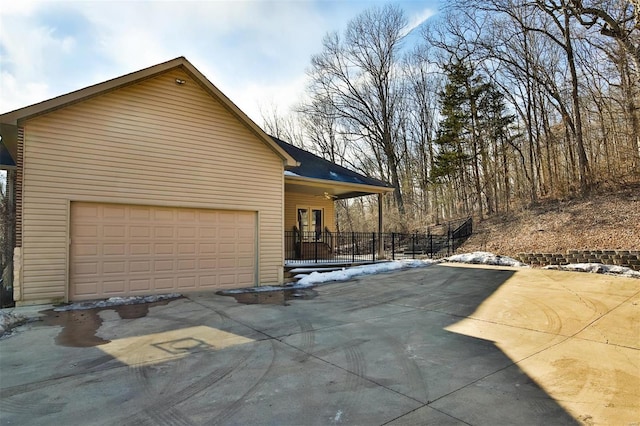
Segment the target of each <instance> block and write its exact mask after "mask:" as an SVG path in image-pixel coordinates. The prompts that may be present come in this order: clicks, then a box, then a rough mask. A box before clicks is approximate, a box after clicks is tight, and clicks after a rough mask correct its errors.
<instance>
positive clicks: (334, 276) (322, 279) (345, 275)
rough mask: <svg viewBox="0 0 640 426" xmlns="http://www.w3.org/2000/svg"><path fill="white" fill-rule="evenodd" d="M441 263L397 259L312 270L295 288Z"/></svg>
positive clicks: (427, 260)
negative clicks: (336, 269) (329, 269)
mask: <svg viewBox="0 0 640 426" xmlns="http://www.w3.org/2000/svg"><path fill="white" fill-rule="evenodd" d="M434 263H439V261H437V260H429V259H425V260H418V259H415V260H396V261H393V262H380V263H374V264H371V265H360V266H354V267H352V268H345V269H342V270H339V271H331V272H312V273H311V274H309V275H306V276H304V277H302V278H301V279H300V280H299V281H298V282H297V283H295V284H294V285H293V286H292V287H293V288H305V287H312V286H314V285H316V284H322V283H326V282H329V281H346V280H349V279H351V278H353V277H357V276H359V275H372V274H379V273H381V272H388V271H395V270H398V269H406V268H418V267H421V266H429V265H433V264H434Z"/></svg>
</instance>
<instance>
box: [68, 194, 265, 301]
mask: <svg viewBox="0 0 640 426" xmlns="http://www.w3.org/2000/svg"><path fill="white" fill-rule="evenodd" d="M255 257H256V214H255V213H254V212H240V211H219V210H201V209H184V208H165V207H150V206H134V205H120V204H97V203H79V202H73V203H71V259H70V269H71V270H70V291H69V299H70V300H87V299H96V298H106V297H112V296H129V295H141V294H160V293H171V292H189V291H203V290H219V289H224V288H234V287H246V286H251V285H253V284H254V281H255V276H256V258H255Z"/></svg>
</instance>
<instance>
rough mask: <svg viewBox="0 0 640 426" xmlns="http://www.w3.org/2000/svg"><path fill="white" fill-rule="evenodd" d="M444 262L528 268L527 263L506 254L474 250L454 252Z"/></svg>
mask: <svg viewBox="0 0 640 426" xmlns="http://www.w3.org/2000/svg"><path fill="white" fill-rule="evenodd" d="M443 260H444V261H445V262H459V263H472V264H482V265H496V266H515V267H518V268H528V267H529V265H527V264H525V263H522V262H518V261H517V260H515V259H512V258H510V257H507V256H499V255H496V254H493V253H488V252H485V251H475V252H473V253H464V254H456V255H453V256H449V257H447V258H445V259H443Z"/></svg>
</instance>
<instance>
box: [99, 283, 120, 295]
mask: <svg viewBox="0 0 640 426" xmlns="http://www.w3.org/2000/svg"><path fill="white" fill-rule="evenodd" d="M102 286H103V288H104V293H105V294H107V295H116V294H121V293H123V292H124V291H125V283H124V280H116V281H104V282H103V283H102Z"/></svg>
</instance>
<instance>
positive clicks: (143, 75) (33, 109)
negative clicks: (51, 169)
mask: <svg viewBox="0 0 640 426" xmlns="http://www.w3.org/2000/svg"><path fill="white" fill-rule="evenodd" d="M175 68H180V69H182V70H183V71H185V72H186V73H187V74H189V75H190V76H191V77H192V78H193V79H194V80H195V81H196V82H197V83H198V84H199V85H200V87H202V89H204V90H205V91H206V92H208V93H209V94H210V95H211V96H212V97H214V98H215V99H217V100H218V101H219V102H220V103H222V105H223V106H224V107H225V108H226V109H227V110H229V112H231V113H232V114H233V115H234V116H235V117H236V118H238V120H239V121H240V122H241V123H243V124H244V125H245V126H247V127H248V128H249V130H251V131H252V132H253V133H254V134H255V135H256V136H257V137H258V138H259V139H260V140H262V142H264V143H265V144H266V145H267V146H268V147H269V148H271V150H272V151H274V152H275V153H276V154H277V155H278V156H280V157H281V158H282V159H283V161H284V164H285V166H295V165H297V163H296V161H295V160H294V159H293V157H291V155H290V154H288V153H287V152H286V151H285V150H283V149H282V148H281V147H280V146H279V145H278V144H277V143H275V142H274V141H273V139H271V137H269V136H268V135H267V134H266V133H265V132H264V131H263V130H262V129H261V128H260V127H259V126H258V125H257V124H255V123H254V122H253V121H252V120H251V119H250V118H249V117H248V116H247V115H246V114H245V113H244V112H242V110H240V108H238V107H237V106H236V105H235V104H234V103H233V102H232V101H231V100H230V99H229V98H228V97H227V96H225V95H224V93H222V92H221V91H220V90H219V89H218V88H217V87H216V86H214V85H213V83H211V82H210V81H209V80H208V79H207V78H206V77H205V76H204V74H202V73H201V72H200V71H198V69H197V68H196V67H194V66H193V64H191V62H189V61H188V60H187V59H186V58H185V57H184V56H180V57H178V58H175V59H172V60H170V61H167V62H163V63H161V64H158V65H154V66H152V67H149V68H145V69H142V70H140V71H136V72H133V73H130V74H126V75H123V76H121V77H117V78H114V79H111V80H107V81H104V82H102V83H98V84H94V85H93V86H88V87H85V88H84V89H80V90H76V91H74V92H70V93H67V94H65V95H61V96H57V97H55V98H52V99H48V100H46V101H43V102H40V103H37V104H33V105H29V106H26V107H24V108H19V109H16V110H14V111H10V112H7V113H4V114H2V115H0V125H1V127H0V131H1V132H2V133H1V134H2V136H3V138H2V141H3V143H4V144H5V145H6V147H7V149H8V151H9V152H10V153H12V155H14V153H15V152H16V151H17V149H16V147H17V138H16V135H17V132H15V131H14V129H15V128H16V127H17V126H18V125H19V124H20V123H21V122H22V121H24V120H28V119H30V118H33V117H37V116H39V115H43V114H47V113H49V112H52V111H55V110H57V109H60V108H64V107H67V106H69V105H72V104H75V103H78V102H82V101H85V100H87V99H90V98H93V97H95V96H99V95H102V94H105V93H107V92H111V91H114V90H117V89H120V88H123V87H126V86H130V85H132V84H136V83H139V82H141V81H143V80H146V79H150V78H153V77H156V76H158V75H160V74H163V73H166V72H168V71H170V70H173V69H175ZM14 158H15V157H14Z"/></svg>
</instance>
